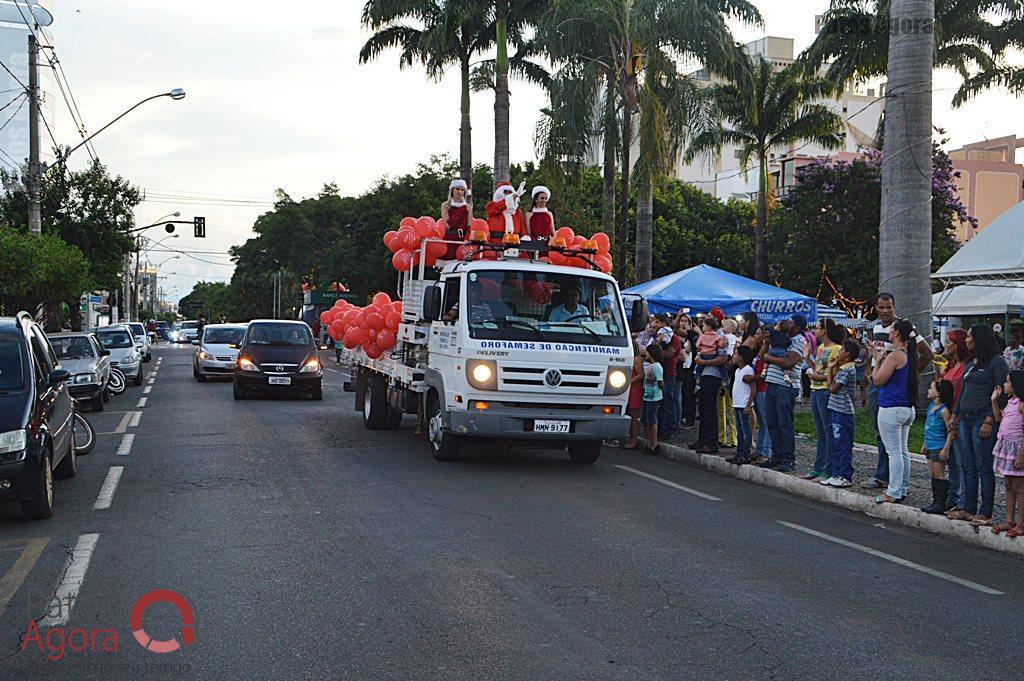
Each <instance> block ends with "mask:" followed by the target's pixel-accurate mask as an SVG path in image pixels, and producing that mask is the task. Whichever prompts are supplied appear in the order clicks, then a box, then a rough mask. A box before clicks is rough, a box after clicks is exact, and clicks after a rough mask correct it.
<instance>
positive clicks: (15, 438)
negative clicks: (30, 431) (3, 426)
mask: <svg viewBox="0 0 1024 681" xmlns="http://www.w3.org/2000/svg"><path fill="white" fill-rule="evenodd" d="M27 446H28V435H27V434H26V433H25V431H24V430H11V431H8V432H6V433H0V463H15V462H17V461H21V460H23V459H24V458H25V448H26V447H27ZM5 455H6V456H5Z"/></svg>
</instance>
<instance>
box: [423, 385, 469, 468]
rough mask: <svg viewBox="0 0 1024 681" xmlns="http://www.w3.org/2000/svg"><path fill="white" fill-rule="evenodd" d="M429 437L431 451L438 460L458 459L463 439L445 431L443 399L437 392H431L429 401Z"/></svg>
mask: <svg viewBox="0 0 1024 681" xmlns="http://www.w3.org/2000/svg"><path fill="white" fill-rule="evenodd" d="M427 437H428V438H429V439H430V451H431V453H433V455H434V458H435V459H437V460H438V461H458V460H459V448H460V447H461V446H462V441H461V440H460V439H459V436H458V435H455V434H454V433H451V432H445V430H444V419H443V418H442V416H441V400H440V399H439V398H438V396H437V393H436V392H431V393H430V397H429V400H428V402H427Z"/></svg>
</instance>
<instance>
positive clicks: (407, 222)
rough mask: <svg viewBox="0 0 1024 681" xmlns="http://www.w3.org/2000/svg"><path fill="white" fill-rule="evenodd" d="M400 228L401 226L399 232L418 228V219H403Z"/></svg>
mask: <svg viewBox="0 0 1024 681" xmlns="http://www.w3.org/2000/svg"><path fill="white" fill-rule="evenodd" d="M398 226H399V231H401V228H402V227H410V228H412V227H415V226H416V218H402V222H400V223H399V225H398Z"/></svg>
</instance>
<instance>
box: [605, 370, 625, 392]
mask: <svg viewBox="0 0 1024 681" xmlns="http://www.w3.org/2000/svg"><path fill="white" fill-rule="evenodd" d="M628 386H629V375H628V374H626V372H625V370H624V369H619V368H615V369H609V370H608V377H607V379H605V384H604V394H605V395H621V394H622V393H624V392H625V391H626V388H627V387H628Z"/></svg>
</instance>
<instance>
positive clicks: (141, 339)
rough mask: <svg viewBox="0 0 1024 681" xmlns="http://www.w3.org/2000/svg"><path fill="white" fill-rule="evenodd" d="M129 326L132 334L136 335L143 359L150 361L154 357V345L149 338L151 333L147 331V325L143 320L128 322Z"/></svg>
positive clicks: (136, 343)
mask: <svg viewBox="0 0 1024 681" xmlns="http://www.w3.org/2000/svg"><path fill="white" fill-rule="evenodd" d="M128 328H130V329H131V330H132V335H134V336H135V345H136V346H137V347H138V348H139V354H141V355H142V361H143V362H148V361H149V360H151V359H153V346H152V344H151V342H150V340H149V334H148V333H146V325H145V324H143V323H142V322H128Z"/></svg>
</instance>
